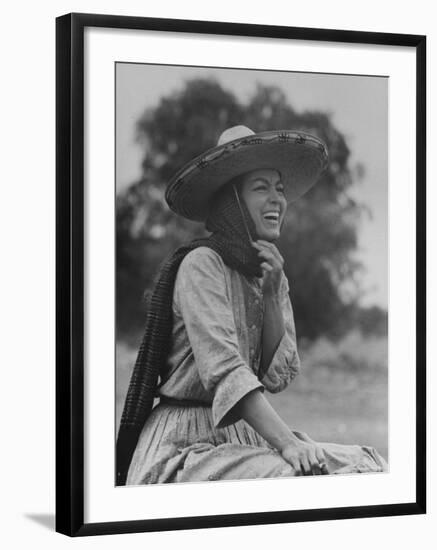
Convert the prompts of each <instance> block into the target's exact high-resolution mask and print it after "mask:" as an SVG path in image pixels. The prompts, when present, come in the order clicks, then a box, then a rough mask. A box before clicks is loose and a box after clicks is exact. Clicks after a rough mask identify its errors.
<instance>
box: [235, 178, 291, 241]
mask: <svg viewBox="0 0 437 550" xmlns="http://www.w3.org/2000/svg"><path fill="white" fill-rule="evenodd" d="M240 196H241V197H242V199H243V200H244V202H245V204H246V206H247V209H248V210H249V212H250V215H251V217H252V220H253V221H254V223H255V228H256V232H257V235H258V238H259V239H264V240H266V241H274V240H276V239H277V238H278V237H279V235H280V232H281V227H282V222H283V220H284V216H285V210H286V208H287V199H286V198H285V194H284V186H283V184H282V183H281V175H280V173H279V172H278V171H277V170H273V169H262V170H253V171H252V172H248V173H247V174H245V175H244V176H243V178H242V182H241V186H240Z"/></svg>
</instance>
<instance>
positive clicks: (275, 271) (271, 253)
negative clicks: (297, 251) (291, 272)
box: [252, 239, 284, 296]
mask: <svg viewBox="0 0 437 550" xmlns="http://www.w3.org/2000/svg"><path fill="white" fill-rule="evenodd" d="M252 244H253V246H254V247H255V248H256V249H257V250H258V256H259V257H260V258H261V259H262V260H263V262H262V263H261V268H262V270H263V293H264V294H265V295H270V296H276V295H278V294H279V288H280V285H281V276H282V269H283V267H284V258H283V257H282V256H281V254H280V253H279V250H278V249H277V248H276V246H275V245H274V244H273V243H270V242H268V241H263V240H261V239H260V240H258V241H256V242H254V243H252Z"/></svg>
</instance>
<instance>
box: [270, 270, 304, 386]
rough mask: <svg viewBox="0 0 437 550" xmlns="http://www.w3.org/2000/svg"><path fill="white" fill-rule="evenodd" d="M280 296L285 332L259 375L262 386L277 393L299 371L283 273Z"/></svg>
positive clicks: (291, 317) (291, 315) (292, 320)
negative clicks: (262, 372) (261, 374)
mask: <svg viewBox="0 0 437 550" xmlns="http://www.w3.org/2000/svg"><path fill="white" fill-rule="evenodd" d="M281 296H282V311H283V314H284V327H285V332H284V335H283V336H282V338H281V341H280V342H279V345H278V347H277V349H276V351H275V354H274V355H273V357H272V360H271V362H270V365H269V367H268V368H267V370H266V372H265V373H264V375H263V376H262V377H261V382H262V384H263V386H264V387H265V388H266V389H267V390H268V391H269V392H270V393H277V392H280V391H282V390H284V389H285V388H286V387H287V386H288V384H289V383H290V382H291V381H292V380H293V378H294V377H295V376H296V375H297V374H298V373H299V371H300V359H299V355H298V352H297V345H296V329H295V324H294V316H293V308H292V306H291V301H290V296H289V286H288V281H287V277H286V276H285V274H283V278H282V283H281Z"/></svg>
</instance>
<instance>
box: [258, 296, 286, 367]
mask: <svg viewBox="0 0 437 550" xmlns="http://www.w3.org/2000/svg"><path fill="white" fill-rule="evenodd" d="M284 333H285V326H284V316H283V313H282V309H281V303H280V299H279V296H278V295H277V294H276V295H266V296H265V297H264V322H263V332H262V355H261V372H262V373H265V372H266V371H267V369H268V368H269V365H270V363H271V361H272V358H273V356H274V354H275V351H276V350H277V348H278V346H279V343H280V341H281V339H282V337H283V336H284Z"/></svg>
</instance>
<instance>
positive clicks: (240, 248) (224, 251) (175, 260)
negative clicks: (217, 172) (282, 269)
mask: <svg viewBox="0 0 437 550" xmlns="http://www.w3.org/2000/svg"><path fill="white" fill-rule="evenodd" d="M234 189H235V187H234V186H233V185H231V184H229V185H227V186H225V187H224V188H222V190H220V191H219V193H218V194H217V196H216V197H215V199H214V201H213V207H212V209H211V211H210V213H209V216H208V220H207V222H206V228H207V229H208V230H209V231H211V232H212V234H211V235H210V236H209V237H207V238H203V239H197V240H194V241H192V242H191V243H189V244H188V245H185V246H182V247H180V248H178V249H177V250H176V251H175V252H174V253H173V255H172V256H171V257H170V258H169V259H168V260H167V261H166V262H165V263H164V265H163V266H162V267H161V269H160V271H159V273H158V277H157V279H156V282H155V285H154V289H153V292H152V295H151V297H150V301H149V304H148V308H147V314H146V324H145V330H144V336H143V339H142V342H141V345H140V347H139V350H138V354H137V359H136V362H135V366H134V369H133V372H132V377H131V380H130V384H129V389H128V392H127V396H126V401H125V404H124V409H123V414H122V417H121V422H120V429H119V433H118V439H117V485H124V484H125V483H126V477H127V472H128V469H129V465H130V462H131V459H132V455H133V452H134V450H135V447H136V444H137V442H138V438H139V435H140V433H141V430H142V428H143V426H144V423H145V421H146V420H147V418H148V416H149V415H150V412H151V411H152V407H153V400H154V398H155V393H156V387H157V383H158V378H159V375H160V373H161V372H163V370H164V368H165V363H166V360H167V354H168V350H169V349H170V340H171V333H172V328H173V318H172V302H173V289H174V284H175V280H176V276H177V272H178V269H179V266H180V264H181V262H182V260H183V259H184V258H185V256H186V255H187V254H188V253H189V252H190V251H191V250H194V249H195V248H198V247H199V246H207V247H209V248H212V249H213V250H214V251H216V252H217V253H218V254H220V256H221V257H222V258H223V261H224V262H225V264H226V265H228V266H229V267H231V268H232V269H236V270H238V271H240V272H241V273H242V274H244V275H245V276H247V277H260V276H261V275H262V271H261V267H260V263H261V262H260V259H259V257H258V255H257V253H256V251H255V249H254V248H253V247H252V246H251V242H250V238H249V237H250V236H249V235H248V231H250V232H251V234H252V235H255V226H254V223H253V221H252V219H251V217H250V215H249V212H248V211H247V208H246V206H245V204H244V202H241V203H240V201H237V199H236V196H235V191H234ZM243 216H244V218H243Z"/></svg>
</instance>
